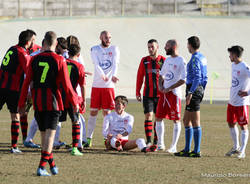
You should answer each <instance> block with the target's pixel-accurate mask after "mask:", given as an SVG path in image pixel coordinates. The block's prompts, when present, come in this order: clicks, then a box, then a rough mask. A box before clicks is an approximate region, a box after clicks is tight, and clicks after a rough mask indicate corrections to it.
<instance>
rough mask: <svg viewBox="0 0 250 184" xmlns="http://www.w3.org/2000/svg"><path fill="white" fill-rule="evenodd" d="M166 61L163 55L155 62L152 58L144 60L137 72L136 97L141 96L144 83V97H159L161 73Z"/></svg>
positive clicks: (148, 57)
mask: <svg viewBox="0 0 250 184" xmlns="http://www.w3.org/2000/svg"><path fill="white" fill-rule="evenodd" d="M165 59H166V58H165V57H163V56H161V55H159V56H158V57H157V58H156V59H155V60H153V59H152V58H151V57H150V56H147V57H143V58H142V60H141V63H140V65H139V68H138V71H137V80H136V96H141V92H140V91H141V87H142V84H143V82H144V89H143V96H145V97H159V90H158V80H159V72H160V70H161V67H162V65H163V63H164V61H165ZM144 78H145V80H144Z"/></svg>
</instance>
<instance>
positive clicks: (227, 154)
mask: <svg viewBox="0 0 250 184" xmlns="http://www.w3.org/2000/svg"><path fill="white" fill-rule="evenodd" d="M239 153H240V152H239V149H234V148H232V149H231V150H229V151H228V152H227V153H226V154H225V156H228V157H231V156H232V155H234V154H239Z"/></svg>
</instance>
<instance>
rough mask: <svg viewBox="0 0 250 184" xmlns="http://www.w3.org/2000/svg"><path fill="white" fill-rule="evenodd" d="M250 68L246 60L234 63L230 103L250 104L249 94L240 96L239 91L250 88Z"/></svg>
mask: <svg viewBox="0 0 250 184" xmlns="http://www.w3.org/2000/svg"><path fill="white" fill-rule="evenodd" d="M249 78H250V70H249V67H248V66H247V64H246V63H245V62H240V63H238V64H235V63H233V64H232V85H231V89H230V100H229V103H230V104H231V105H233V106H243V105H249V96H246V97H240V96H239V95H238V93H239V91H240V90H241V91H248V90H249V89H250V80H249Z"/></svg>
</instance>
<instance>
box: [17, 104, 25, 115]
mask: <svg viewBox="0 0 250 184" xmlns="http://www.w3.org/2000/svg"><path fill="white" fill-rule="evenodd" d="M17 111H18V112H19V114H20V116H24V115H25V106H23V107H21V108H19V107H18V109H17Z"/></svg>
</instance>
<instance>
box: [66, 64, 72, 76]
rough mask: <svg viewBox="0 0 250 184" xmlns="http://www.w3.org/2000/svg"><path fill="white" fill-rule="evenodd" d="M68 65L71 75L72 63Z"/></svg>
mask: <svg viewBox="0 0 250 184" xmlns="http://www.w3.org/2000/svg"><path fill="white" fill-rule="evenodd" d="M67 67H68V72H69V76H70V74H71V69H72V65H68V66H67Z"/></svg>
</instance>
